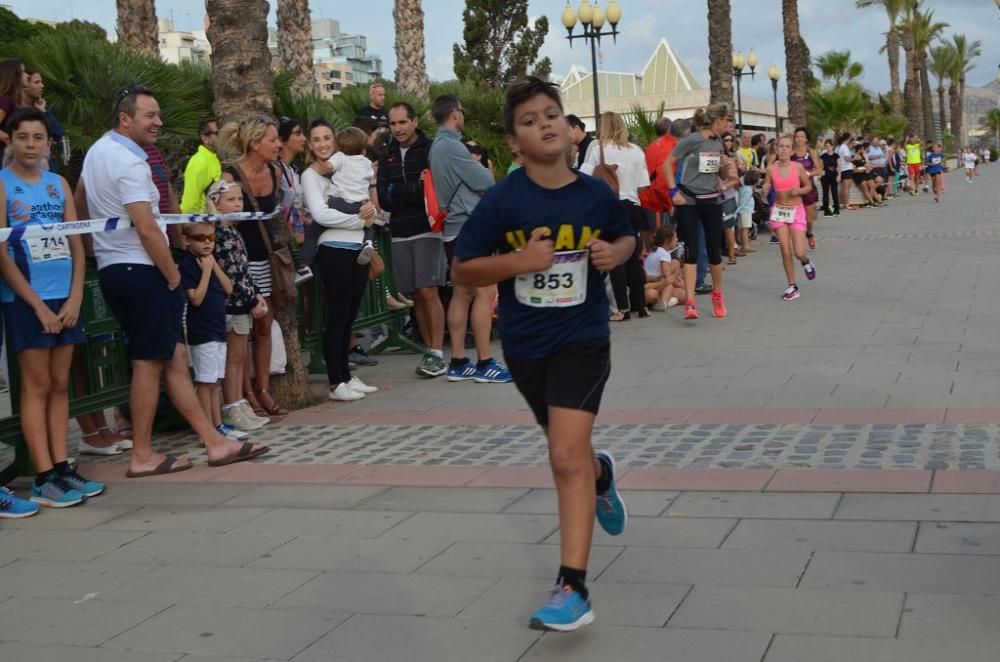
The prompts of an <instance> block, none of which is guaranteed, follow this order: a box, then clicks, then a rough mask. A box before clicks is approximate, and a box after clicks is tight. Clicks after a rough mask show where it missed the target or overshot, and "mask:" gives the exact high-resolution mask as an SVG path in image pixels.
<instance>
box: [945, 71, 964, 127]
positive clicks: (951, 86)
mask: <svg viewBox="0 0 1000 662" xmlns="http://www.w3.org/2000/svg"><path fill="white" fill-rule="evenodd" d="M948 106H949V114H950V115H951V135H952V136H954V137H955V140H958V136H959V134H960V133H961V131H962V101H961V98H960V97H959V94H958V81H957V80H955V79H951V80H950V81H949V82H948Z"/></svg>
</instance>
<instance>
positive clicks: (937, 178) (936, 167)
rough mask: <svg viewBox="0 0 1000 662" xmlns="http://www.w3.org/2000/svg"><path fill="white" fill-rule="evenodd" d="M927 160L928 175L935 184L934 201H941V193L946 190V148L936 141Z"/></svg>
mask: <svg viewBox="0 0 1000 662" xmlns="http://www.w3.org/2000/svg"><path fill="white" fill-rule="evenodd" d="M925 162H926V164H927V175H928V176H929V177H930V178H931V183H932V184H933V185H934V202H941V194H942V193H943V192H944V174H943V173H944V150H943V149H941V143H934V145H932V146H931V149H930V150H929V151H928V152H927V158H926V159H925Z"/></svg>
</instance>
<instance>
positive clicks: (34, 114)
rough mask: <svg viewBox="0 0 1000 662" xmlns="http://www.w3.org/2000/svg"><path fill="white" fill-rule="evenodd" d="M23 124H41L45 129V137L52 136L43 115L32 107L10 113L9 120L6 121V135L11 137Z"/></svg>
mask: <svg viewBox="0 0 1000 662" xmlns="http://www.w3.org/2000/svg"><path fill="white" fill-rule="evenodd" d="M25 122H41V124H42V126H44V127H45V135H47V136H51V135H52V129H51V128H50V127H49V122H48V120H46V119H45V113H43V112H42V111H40V110H38V109H37V108H35V107H33V106H28V107H26V108H20V109H18V110H15V111H14V112H13V113H11V115H10V118H9V119H8V120H7V133H8V134H9V135H11V136H13V135H14V132H15V131H17V129H18V128H19V127H20V126H21V125H22V124H24V123H25Z"/></svg>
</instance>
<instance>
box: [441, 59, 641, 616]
mask: <svg viewBox="0 0 1000 662" xmlns="http://www.w3.org/2000/svg"><path fill="white" fill-rule="evenodd" d="M503 117H504V128H505V130H506V133H507V144H508V146H509V147H510V149H511V151H517V152H520V153H521V155H522V158H523V159H524V167H522V168H519V169H517V170H515V171H514V172H512V173H511V174H510V175H508V176H507V177H505V178H504V179H503V180H502V181H501V182H500V183H499V184H497V185H496V186H494V187H493V188H491V189H490V190H488V191H487V192H486V194H485V195H484V196H483V199H482V201H481V202H480V203H479V204H478V205H477V206H476V208H475V210H474V211H473V212H472V215H471V216H470V217H469V220H468V221H467V222H466V223H465V226H464V227H463V228H462V231H461V234H459V236H458V239H457V240H456V242H455V243H456V244H457V246H456V248H455V263H454V264H453V265H452V277H453V279H454V281H455V283H456V284H460V285H466V286H470V287H484V286H487V285H492V284H493V283H498V284H499V292H500V304H499V314H500V337H501V340H502V344H503V351H504V358H505V359H506V361H507V366H508V367H509V369H510V373H511V376H512V377H513V379H514V384H515V385H516V386H517V389H518V390H519V391H520V392H521V394H522V395H523V396H524V398H525V400H527V402H528V406H529V407H530V408H531V410H532V412H533V413H534V415H535V419H536V420H537V421H538V423H539V425H541V426H542V430H543V431H544V433H545V436H546V438H547V440H548V446H549V462H550V464H551V466H552V475H553V479H554V481H555V485H556V491H557V492H558V496H559V526H560V531H559V533H560V540H561V548H560V566H559V571H558V574H557V575H556V585H555V588H554V589H553V590H552V593H551V595H550V597H549V600H548V601H547V602H546V603H545V605H543V606H542V608H541V609H539V610H538V611H536V612H535V613H534V614H532V616H531V620H530V626H531V627H532V628H534V629H539V630H555V631H559V632H568V631H571V630H575V629H577V628H579V627H581V626H583V625H587V624H588V623H591V622H592V621H593V620H594V612H593V610H592V608H591V605H590V599H589V593H588V590H587V586H586V577H587V561H588V559H589V556H590V546H591V541H592V538H593V533H594V516H595V514H596V516H597V520H598V523H600V525H601V527H602V528H603V529H604V530H605V531H607V532H608V533H609V534H611V535H618V534H620V533H621V532H622V531H623V530H624V528H625V524H626V522H627V520H628V513H627V511H626V509H625V503H624V502H623V501H622V499H621V497H620V496H619V494H618V490H617V488H616V486H615V478H614V476H615V473H614V472H615V464H614V459H613V458H612V457H611V454H610V453H608V452H607V451H597V452H596V453H595V451H594V450H593V448H592V447H591V432H592V430H593V426H594V418H595V417H596V415H597V412H598V409H599V408H600V402H601V395H602V393H603V391H604V385H605V383H606V382H607V379H608V376H609V374H610V372H611V359H610V356H611V344H610V342H609V335H610V329H609V326H608V314H607V311H608V299H607V295H606V294H605V290H604V279H605V277H606V274H607V273H608V272H609V271H611V270H612V269H614V268H615V267H616V266H618V265H620V264H622V263H624V262H625V261H626V260H627V259H628V258H629V257H631V255H632V252H633V251H634V249H635V237H634V234H633V232H632V228H631V226H630V225H629V222H628V219H627V217H626V215H625V210H624V208H623V207H622V206H621V205H620V204H619V202H618V196H616V195H615V194H614V193H613V192H612V191H611V188H610V187H609V186H608V185H607V184H606V183H605V182H603V181H601V180H599V179H595V178H594V177H590V176H588V175H584V174H581V173H577V172H574V171H573V170H570V168H569V165H568V164H567V162H566V152H567V149H568V148H569V125H568V123H567V122H566V118H565V116H564V115H563V109H562V101H561V100H560V97H559V90H558V88H557V87H555V86H553V85H551V84H549V83H546V82H544V81H542V80H540V79H538V78H535V77H528V78H526V79H523V80H521V81H518V82H517V83H514V84H513V85H511V86H510V87H509V88H507V94H506V100H505V102H504V107H503Z"/></svg>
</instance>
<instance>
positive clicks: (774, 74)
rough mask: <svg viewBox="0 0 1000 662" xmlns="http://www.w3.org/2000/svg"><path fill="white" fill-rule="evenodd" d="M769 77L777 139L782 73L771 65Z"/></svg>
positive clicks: (779, 120)
mask: <svg viewBox="0 0 1000 662" xmlns="http://www.w3.org/2000/svg"><path fill="white" fill-rule="evenodd" d="M997 1H998V2H1000V0H997ZM767 77H768V78H770V79H771V90H772V91H773V92H774V137H775V139H777V137H778V136H779V135H781V119H780V118H779V117H778V81H779V80H781V72H780V71H778V67H777V65H774V64H772V65H771V68H770V69H768V70H767Z"/></svg>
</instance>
